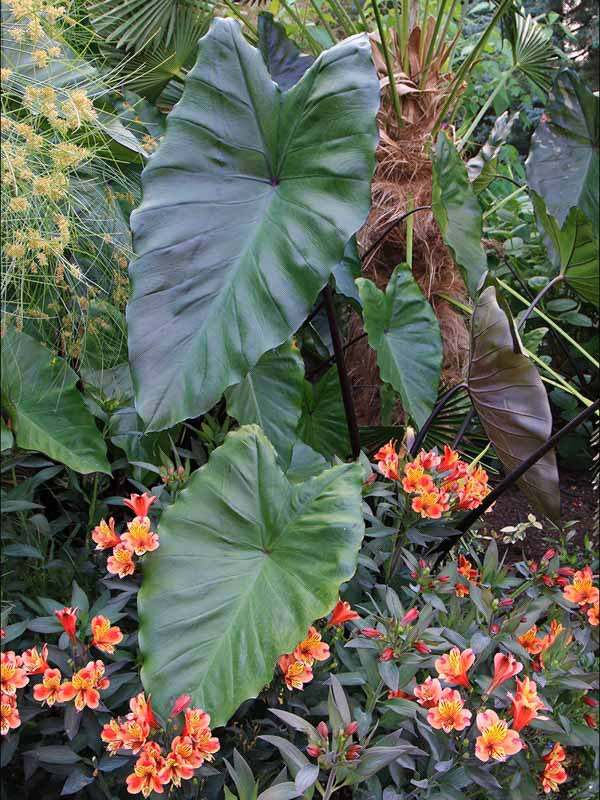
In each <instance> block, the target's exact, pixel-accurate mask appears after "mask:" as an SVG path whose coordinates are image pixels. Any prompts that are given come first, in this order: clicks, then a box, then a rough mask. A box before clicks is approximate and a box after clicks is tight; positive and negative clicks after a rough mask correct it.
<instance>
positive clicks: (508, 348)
mask: <svg viewBox="0 0 600 800" xmlns="http://www.w3.org/2000/svg"><path fill="white" fill-rule="evenodd" d="M468 384H469V392H470V394H471V399H472V401H473V405H474V406H475V410H476V411H477V414H478V415H479V419H480V420H481V423H482V425H483V427H484V429H485V431H486V433H487V435H488V437H489V439H490V441H491V442H492V444H493V445H494V448H495V449H496V452H497V454H498V457H499V458H500V460H501V461H502V464H503V465H504V468H505V470H507V471H508V472H509V471H510V470H513V469H515V467H517V466H518V465H519V464H520V463H521V462H522V461H524V460H525V459H526V458H527V457H528V456H530V455H531V454H532V452H533V451H534V450H536V449H537V448H538V447H539V446H540V445H541V444H543V443H544V442H545V441H546V440H547V439H548V438H549V437H550V436H551V434H552V413H551V410H550V405H549V402H548V395H547V394H546V390H545V388H544V385H543V383H542V381H541V379H540V376H539V375H538V372H537V370H536V368H535V366H534V365H533V364H532V363H531V361H530V360H529V359H528V358H527V357H526V356H525V355H524V353H523V351H522V348H521V343H520V340H519V336H518V334H517V332H516V329H515V325H514V321H513V319H512V317H511V314H510V311H509V309H508V307H507V305H506V304H505V303H504V302H503V300H502V299H501V298H500V297H499V296H498V295H497V290H496V288H495V286H487V287H486V288H485V289H484V291H483V292H482V293H481V297H480V298H479V301H478V303H477V305H476V306H475V310H474V312H473V317H472V320H471V359H470V364H469V379H468ZM519 486H520V487H521V489H522V490H523V492H524V493H525V494H526V495H527V497H528V498H529V500H530V501H531V503H532V504H533V505H534V506H535V507H536V508H537V509H540V510H541V511H543V512H544V513H545V514H547V515H548V516H549V517H550V518H551V519H553V520H555V521H557V520H558V519H559V517H560V489H559V484H558V471H557V467H556V457H555V455H554V451H550V452H549V453H547V454H546V455H545V456H544V457H543V458H541V459H540V460H539V461H538V462H537V463H536V464H534V465H533V466H532V467H531V469H529V470H528V471H527V472H526V473H525V475H524V476H523V477H522V478H521V480H520V481H519Z"/></svg>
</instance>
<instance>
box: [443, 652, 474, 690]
mask: <svg viewBox="0 0 600 800" xmlns="http://www.w3.org/2000/svg"><path fill="white" fill-rule="evenodd" d="M474 661H475V654H474V653H473V651H472V650H471V648H470V647H469V648H467V649H466V650H463V651H462V652H461V651H460V650H459V649H458V647H453V648H452V650H450V652H449V653H444V655H443V656H442V657H441V658H438V659H436V661H435V668H436V670H437V673H438V675H439V676H440V678H441V679H442V680H444V681H446V683H456V684H458V685H459V686H464V687H465V689H470V688H471V684H470V683H469V679H468V677H467V672H468V671H469V669H470V668H471V667H472V666H473V662H474Z"/></svg>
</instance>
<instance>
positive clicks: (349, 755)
mask: <svg viewBox="0 0 600 800" xmlns="http://www.w3.org/2000/svg"><path fill="white" fill-rule="evenodd" d="M361 753H362V747H361V746H360V745H359V744H351V745H350V747H349V748H348V749H347V750H346V761H356V759H357V758H360V754H361Z"/></svg>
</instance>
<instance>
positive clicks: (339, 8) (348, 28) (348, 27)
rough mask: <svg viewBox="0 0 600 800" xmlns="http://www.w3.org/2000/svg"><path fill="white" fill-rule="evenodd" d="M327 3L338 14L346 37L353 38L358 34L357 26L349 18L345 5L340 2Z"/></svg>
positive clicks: (334, 0)
mask: <svg viewBox="0 0 600 800" xmlns="http://www.w3.org/2000/svg"><path fill="white" fill-rule="evenodd" d="M327 2H328V3H329V5H330V6H331V8H332V9H333V10H334V11H335V13H336V14H337V17H338V20H339V23H340V25H341V26H342V28H343V29H344V31H345V33H346V36H352V35H353V34H354V33H356V32H357V31H356V26H355V24H354V22H353V21H352V19H351V18H350V17H349V15H348V13H347V12H346V9H345V8H344V7H343V5H342V4H341V3H340V2H338V0H327Z"/></svg>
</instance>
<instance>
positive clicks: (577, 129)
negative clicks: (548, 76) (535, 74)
mask: <svg viewBox="0 0 600 800" xmlns="http://www.w3.org/2000/svg"><path fill="white" fill-rule="evenodd" d="M599 115H600V98H598V97H596V96H595V95H594V93H593V92H592V91H591V90H590V89H588V88H587V87H586V86H584V84H583V83H582V82H581V80H580V79H579V78H578V77H577V75H576V74H575V73H574V72H572V71H571V70H566V69H565V70H562V71H561V72H559V74H558V75H557V78H556V81H555V83H554V86H553V88H552V91H551V93H550V99H549V102H548V105H547V106H546V109H545V111H544V114H543V116H542V119H541V120H540V124H539V125H538V127H537V128H536V130H535V131H534V133H533V136H532V137H531V147H530V150H529V156H528V158H527V162H526V168H527V180H528V181H529V185H530V187H531V188H532V189H533V190H534V191H535V192H537V194H538V195H540V197H542V198H543V200H544V201H545V203H546V208H547V210H548V213H549V214H550V215H551V216H553V217H554V218H555V219H556V221H557V222H558V224H559V226H561V227H562V226H563V225H564V223H565V220H566V219H567V216H568V214H569V211H570V210H571V209H572V208H575V207H577V208H579V209H580V210H581V211H582V212H583V213H584V214H585V216H586V217H587V218H588V219H589V220H590V222H591V223H592V228H593V233H594V236H595V237H596V238H598V236H599V224H598V219H599V211H598V182H599V180H600V170H599V166H598V146H599V140H600V133H599V129H600V122H599Z"/></svg>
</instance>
